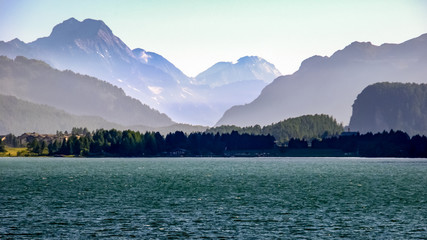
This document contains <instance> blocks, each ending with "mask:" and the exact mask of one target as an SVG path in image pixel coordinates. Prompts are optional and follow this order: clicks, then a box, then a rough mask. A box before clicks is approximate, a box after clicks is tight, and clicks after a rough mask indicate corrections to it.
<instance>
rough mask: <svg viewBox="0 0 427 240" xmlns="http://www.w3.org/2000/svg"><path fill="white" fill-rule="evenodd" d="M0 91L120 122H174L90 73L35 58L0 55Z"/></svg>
mask: <svg viewBox="0 0 427 240" xmlns="http://www.w3.org/2000/svg"><path fill="white" fill-rule="evenodd" d="M0 94H5V95H11V96H16V97H18V98H20V99H23V100H27V101H30V102H34V103H38V104H46V105H49V106H53V107H55V108H58V109H61V110H65V111H66V112H69V113H72V114H77V115H91V116H100V117H102V118H104V119H106V120H108V121H111V122H115V123H118V124H121V125H124V126H132V125H146V126H151V127H163V126H169V125H172V124H174V122H173V121H172V120H171V119H170V118H169V117H168V116H166V115H165V114H161V113H159V112H158V111H156V110H153V109H151V108H150V107H148V106H147V105H144V104H141V102H139V101H138V100H136V99H133V98H131V97H128V96H126V95H125V93H124V92H123V90H122V89H120V88H118V87H116V86H113V85H111V84H109V83H107V82H104V81H101V80H98V79H96V78H93V77H89V76H84V75H80V74H76V73H74V72H71V71H68V70H67V71H58V70H55V69H53V68H51V67H50V66H49V65H47V64H46V63H44V62H42V61H38V60H29V59H27V58H24V57H17V58H16V59H15V60H11V59H9V58H7V57H4V56H1V57H0Z"/></svg>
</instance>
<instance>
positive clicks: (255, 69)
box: [196, 56, 281, 87]
mask: <svg viewBox="0 0 427 240" xmlns="http://www.w3.org/2000/svg"><path fill="white" fill-rule="evenodd" d="M280 75H281V74H280V72H279V70H277V69H276V67H274V65H273V64H271V63H269V62H267V61H266V60H264V59H262V58H260V57H257V56H250V57H249V56H246V57H242V58H240V59H239V60H238V61H237V63H231V62H219V63H216V64H215V65H213V66H212V67H210V68H208V69H207V70H205V71H204V72H202V73H200V74H199V75H197V76H196V80H197V83H199V84H207V85H209V86H211V87H219V86H223V85H226V84H230V83H235V82H240V81H248V80H251V81H253V80H259V81H262V82H264V83H265V84H268V83H271V81H273V80H274V79H275V78H277V77H278V76H280Z"/></svg>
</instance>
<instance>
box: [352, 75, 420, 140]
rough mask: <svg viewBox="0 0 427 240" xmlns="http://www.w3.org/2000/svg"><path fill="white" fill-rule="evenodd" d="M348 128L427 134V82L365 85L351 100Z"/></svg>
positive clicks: (363, 130) (365, 130)
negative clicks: (352, 102)
mask: <svg viewBox="0 0 427 240" xmlns="http://www.w3.org/2000/svg"><path fill="white" fill-rule="evenodd" d="M350 129H352V130H354V131H360V132H361V133H366V132H373V133H376V132H382V131H384V130H386V131H390V130H391V129H393V130H402V131H404V132H407V133H408V134H410V135H415V134H420V135H427V84H414V83H407V84H403V83H376V84H373V85H370V86H368V87H367V88H365V89H364V90H363V91H362V93H360V94H359V95H358V96H357V99H356V101H354V104H353V115H352V116H351V120H350Z"/></svg>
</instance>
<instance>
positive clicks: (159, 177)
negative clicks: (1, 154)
mask: <svg viewBox="0 0 427 240" xmlns="http://www.w3.org/2000/svg"><path fill="white" fill-rule="evenodd" d="M0 221H1V222H0V239H9V238H11V239H23V238H27V239H39V238H48V239H50V238H52V239H77V238H79V239H86V238H102V239H105V238H111V239H129V238H139V239H141V238H142V239H150V238H151V239H165V238H171V239H174V238H183V239H188V238H215V239H218V238H224V239H229V238H236V239H272V238H297V239H301V238H306V239H316V238H318V239H324V238H329V239H335V238H347V239H409V238H410V239H414V238H415V239H417V238H419V239H423V238H424V239H425V238H427V160H426V159H418V160H413V159H412V160H411V159H349V158H193V159H191V158H190V159H188V158H153V159H139V158H136V159H124V158H117V159H83V158H78V159H63V158H2V159H0Z"/></svg>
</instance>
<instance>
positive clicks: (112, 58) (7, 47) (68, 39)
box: [0, 18, 280, 125]
mask: <svg viewBox="0 0 427 240" xmlns="http://www.w3.org/2000/svg"><path fill="white" fill-rule="evenodd" d="M0 55H5V56H7V57H9V58H12V59H13V58H15V57H17V56H25V57H27V58H31V59H38V60H42V61H44V62H46V63H48V64H49V65H51V66H52V67H53V68H56V69H59V70H66V69H69V70H72V71H74V72H77V73H80V74H85V75H89V76H94V77H96V78H98V79H102V80H105V81H107V82H109V83H111V84H113V85H115V86H118V87H120V88H122V89H123V90H124V92H125V93H126V95H128V96H131V97H133V98H136V99H138V100H140V101H141V102H142V103H144V104H147V105H149V106H150V107H152V108H155V109H157V110H159V111H160V112H163V113H166V114H167V115H168V116H170V117H171V118H172V119H173V120H174V121H175V122H185V123H191V124H204V125H213V124H214V123H215V122H216V121H217V120H218V119H219V118H220V117H221V116H222V114H223V112H224V111H225V110H226V109H228V108H229V107H231V106H233V105H235V104H243V103H247V102H250V101H252V100H253V99H254V98H255V97H256V96H257V95H258V93H259V91H260V89H261V88H262V87H264V86H265V85H266V83H268V82H271V81H272V80H273V79H274V78H276V77H277V76H279V75H280V73H279V71H278V70H277V69H275V67H274V65H272V64H270V63H268V62H266V61H265V60H263V59H261V58H259V57H246V58H245V57H244V58H241V59H240V60H239V61H238V63H237V64H234V65H233V64H232V65H231V68H230V67H228V69H232V70H228V72H224V73H223V74H220V75H221V77H222V78H221V79H218V80H215V81H216V82H214V81H212V82H209V81H210V79H211V78H212V76H213V75H212V73H215V74H218V71H217V70H215V69H217V65H218V64H215V65H214V66H213V67H212V68H209V69H208V70H206V71H205V72H204V73H203V74H201V76H198V78H196V79H193V78H190V77H188V76H186V75H185V74H184V73H182V71H181V70H179V69H178V68H177V67H175V66H174V65H173V64H172V63H171V62H169V61H168V60H167V59H165V58H164V57H162V56H161V55H159V54H157V53H154V52H149V51H145V50H143V49H142V48H136V49H134V50H131V49H130V48H129V47H128V46H127V45H126V44H125V43H124V42H123V41H122V40H121V39H120V38H118V37H117V36H115V35H114V34H113V32H112V30H111V29H110V28H109V27H108V26H107V25H106V24H105V23H104V22H103V21H100V20H93V19H85V20H84V21H81V22H80V21H78V20H76V19H75V18H70V19H68V20H66V21H64V22H62V23H60V24H58V25H56V26H55V27H54V28H53V30H52V32H51V34H50V35H49V36H48V37H43V38H39V39H37V40H35V41H33V42H30V43H24V42H22V41H20V40H19V39H14V40H11V41H9V42H3V41H1V42H0ZM219 65H221V64H219ZM247 70H249V71H250V73H249V72H248V71H247ZM246 72H248V73H249V74H246ZM254 80H255V81H258V80H259V81H262V82H258V83H253V81H254ZM243 81H250V84H248V85H247V86H246V88H245V89H242V90H240V89H239V88H237V89H234V92H233V93H231V94H230V93H229V94H225V93H224V91H221V90H219V89H216V87H217V86H219V85H218V83H221V87H223V88H227V85H228V84H234V83H235V82H243ZM263 83H265V84H264V85H263ZM251 87H253V89H249V88H251ZM243 90H244V91H246V90H250V91H249V92H250V93H251V94H248V93H247V92H243ZM228 92H229V91H228ZM236 95H242V96H243V97H241V98H236ZM218 98H220V99H221V101H217V99H218ZM228 98H229V100H230V101H226V100H227V99H228ZM189 112H191V113H194V114H188V113H189Z"/></svg>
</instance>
